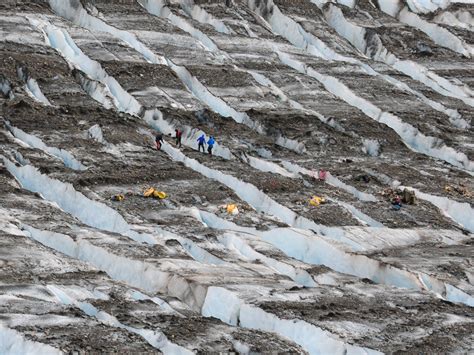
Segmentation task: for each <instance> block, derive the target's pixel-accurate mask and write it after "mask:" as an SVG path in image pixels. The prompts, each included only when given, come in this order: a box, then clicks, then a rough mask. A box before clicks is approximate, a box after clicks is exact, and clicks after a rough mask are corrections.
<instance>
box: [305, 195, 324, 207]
mask: <svg viewBox="0 0 474 355" xmlns="http://www.w3.org/2000/svg"><path fill="white" fill-rule="evenodd" d="M325 202H326V200H325V199H324V197H319V196H313V197H312V198H311V200H309V204H310V205H311V206H319V205H321V204H323V203H325Z"/></svg>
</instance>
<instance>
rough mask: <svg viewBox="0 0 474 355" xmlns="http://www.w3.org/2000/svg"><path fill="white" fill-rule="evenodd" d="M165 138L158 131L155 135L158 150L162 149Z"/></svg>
mask: <svg viewBox="0 0 474 355" xmlns="http://www.w3.org/2000/svg"><path fill="white" fill-rule="evenodd" d="M163 142H164V140H163V134H162V133H160V132H158V133H157V134H156V137H155V143H156V150H160V149H161V146H162V144H163Z"/></svg>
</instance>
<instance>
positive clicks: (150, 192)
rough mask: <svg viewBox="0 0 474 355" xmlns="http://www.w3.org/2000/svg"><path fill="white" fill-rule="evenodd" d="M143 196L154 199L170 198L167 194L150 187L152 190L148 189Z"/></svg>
mask: <svg viewBox="0 0 474 355" xmlns="http://www.w3.org/2000/svg"><path fill="white" fill-rule="evenodd" d="M143 196H145V197H154V198H159V199H164V198H167V197H168V195H167V194H166V192H164V191H158V190H155V188H154V187H150V188H148V189H146V190H145V192H144V193H143Z"/></svg>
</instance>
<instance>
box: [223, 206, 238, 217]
mask: <svg viewBox="0 0 474 355" xmlns="http://www.w3.org/2000/svg"><path fill="white" fill-rule="evenodd" d="M226 210H227V213H228V214H234V215H235V214H238V213H239V209H238V208H237V205H235V204H228V205H227V206H226Z"/></svg>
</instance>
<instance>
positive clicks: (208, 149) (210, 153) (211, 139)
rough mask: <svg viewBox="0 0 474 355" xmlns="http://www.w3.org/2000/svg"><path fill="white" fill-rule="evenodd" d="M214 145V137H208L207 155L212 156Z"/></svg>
mask: <svg viewBox="0 0 474 355" xmlns="http://www.w3.org/2000/svg"><path fill="white" fill-rule="evenodd" d="M215 143H216V141H215V140H214V137H213V136H210V137H209V140H208V141H207V152H208V153H209V155H212V148H214V144H215Z"/></svg>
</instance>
